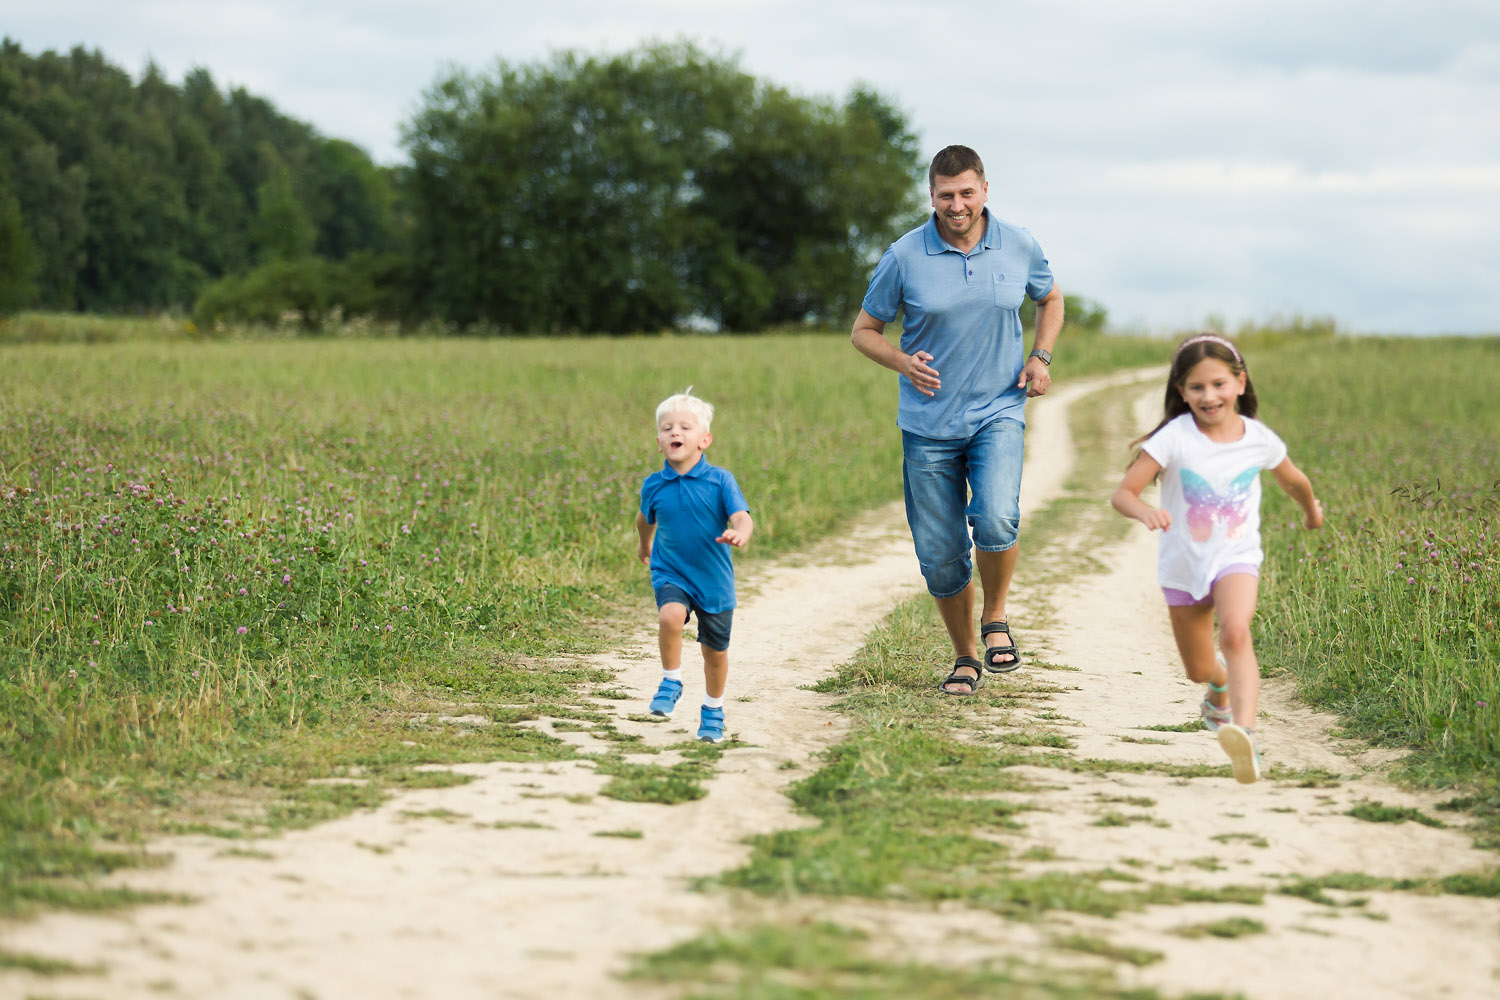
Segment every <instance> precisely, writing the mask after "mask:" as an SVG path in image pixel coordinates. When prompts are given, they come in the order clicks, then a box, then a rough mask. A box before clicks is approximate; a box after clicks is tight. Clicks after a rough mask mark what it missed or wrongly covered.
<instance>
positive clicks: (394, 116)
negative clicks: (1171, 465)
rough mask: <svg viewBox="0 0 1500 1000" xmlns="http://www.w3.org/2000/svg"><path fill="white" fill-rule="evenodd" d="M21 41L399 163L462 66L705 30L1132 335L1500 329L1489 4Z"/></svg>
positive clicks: (161, 26)
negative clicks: (926, 167)
mask: <svg viewBox="0 0 1500 1000" xmlns="http://www.w3.org/2000/svg"><path fill="white" fill-rule="evenodd" d="M0 33H3V34H6V35H9V36H10V37H11V38H13V39H14V40H16V41H17V42H19V43H20V44H21V45H22V46H23V48H25V50H26V51H27V52H29V53H32V54H36V53H39V52H41V51H42V50H44V49H48V48H52V49H67V48H71V47H72V46H73V45H80V44H81V45H84V46H86V47H88V48H97V49H99V50H101V51H102V52H103V53H104V54H105V55H106V56H108V57H109V58H110V59H111V61H113V62H115V63H116V64H117V65H120V66H122V67H123V68H125V69H127V70H129V71H130V72H131V73H133V74H136V75H139V73H140V71H141V69H142V68H143V67H144V66H145V64H146V61H147V60H148V59H151V60H154V61H155V62H156V64H157V65H158V66H160V67H161V69H162V70H163V71H164V72H165V73H166V74H167V76H168V78H169V79H170V80H171V81H172V82H174V83H180V82H181V80H182V76H183V74H184V73H185V72H186V71H187V70H189V69H191V68H193V67H195V66H204V67H207V68H208V69H209V70H210V71H211V72H212V73H213V76H214V79H215V80H216V81H217V82H218V83H219V85H220V87H221V88H227V87H228V86H230V85H233V86H242V87H244V88H246V89H247V90H249V91H251V92H253V93H255V94H258V95H261V96H264V97H267V98H269V99H271V100H272V101H273V102H275V104H276V105H277V107H278V108H279V109H280V110H281V111H282V112H283V113H285V114H288V115H290V116H292V117H296V118H300V119H302V120H304V121H307V122H310V123H311V124H313V125H314V126H315V127H316V128H318V129H319V130H320V131H321V132H323V133H324V134H326V135H330V136H337V137H339V138H344V139H349V140H351V141H353V142H356V143H358V144H359V145H361V146H363V147H364V148H365V149H367V150H369V152H370V153H371V154H372V155H373V156H374V157H375V158H376V159H377V160H379V161H381V162H385V163H396V162H400V161H402V160H403V159H404V153H403V151H402V149H401V148H400V145H399V129H400V126H401V124H402V123H403V122H404V121H406V120H407V119H408V118H410V116H411V114H412V112H413V110H414V108H415V107H416V105H417V103H418V102H419V100H420V97H421V94H422V91H423V90H424V89H425V88H426V87H427V86H429V85H430V84H431V83H432V82H433V81H434V80H435V79H437V78H438V77H439V76H440V75H441V74H443V73H444V72H445V71H446V70H449V69H452V68H454V67H463V68H466V69H470V70H477V71H487V70H489V69H491V68H492V67H493V66H494V64H495V62H496V60H504V61H506V62H509V63H512V64H518V63H528V62H535V61H538V60H541V59H544V58H546V57H547V56H548V55H549V53H551V52H554V51H556V50H560V49H578V50H583V51H587V52H590V53H607V52H616V51H619V50H621V49H625V48H629V47H632V46H634V45H636V44H638V43H640V42H642V41H645V40H649V39H664V40H671V39H677V38H687V39H691V40H693V41H696V42H697V43H699V44H700V45H701V46H703V47H704V48H706V49H708V50H710V51H714V52H717V53H721V54H725V55H729V56H733V57H737V58H738V59H739V60H740V64H741V65H742V67H743V68H744V69H746V70H747V71H749V72H751V73H753V74H755V75H757V76H759V77H762V78H764V79H766V80H769V81H772V82H775V83H778V84H780V85H782V86H785V87H787V88H789V89H791V90H793V91H795V92H797V93H800V94H804V95H807V96H815V97H828V98H842V97H843V96H845V95H846V94H847V93H848V91H849V89H850V87H851V86H852V85H853V84H854V83H856V82H865V83H867V84H869V85H872V86H873V87H874V88H875V89H876V90H878V91H880V92H881V93H883V94H884V95H885V96H886V97H887V98H889V99H890V100H892V101H893V102H894V103H895V104H896V105H897V106H899V107H900V108H901V109H902V110H903V111H904V112H905V113H906V115H907V118H908V121H909V122H910V123H911V125H912V126H913V129H914V131H915V132H916V133H917V134H918V135H919V137H920V138H921V142H922V148H923V150H924V153H925V154H926V155H930V154H931V153H932V152H935V151H936V150H937V149H939V148H941V147H942V146H944V145H947V144H948V143H950V142H962V143H965V144H967V145H970V146H973V147H974V148H975V149H977V150H978V151H979V153H980V154H981V156H983V158H984V160H985V166H986V168H987V174H988V178H989V181H990V207H991V210H992V211H994V212H995V213H996V214H998V215H999V216H1001V217H1002V218H1005V219H1008V220H1010V221H1012V222H1015V223H1018V224H1020V225H1024V226H1027V227H1028V228H1030V229H1031V231H1032V232H1033V233H1034V234H1035V235H1036V236H1037V238H1038V239H1039V240H1040V241H1041V244H1042V246H1043V247H1044V248H1045V250H1046V251H1047V255H1048V257H1049V258H1050V259H1051V261H1052V266H1053V270H1054V272H1055V273H1056V274H1057V277H1058V281H1059V283H1060V284H1061V286H1062V287H1063V289H1064V290H1065V291H1068V292H1070V293H1072V292H1077V293H1080V294H1084V295H1087V296H1089V297H1090V298H1094V299H1097V300H1098V301H1100V302H1102V303H1103V304H1104V305H1105V306H1106V307H1107V308H1108V309H1109V312H1110V317H1111V321H1112V322H1113V323H1114V324H1115V325H1119V326H1133V327H1139V328H1146V329H1152V330H1163V331H1164V330H1177V329H1182V328H1185V327H1189V326H1194V325H1199V324H1202V323H1204V322H1205V320H1206V319H1207V318H1209V317H1211V316H1218V317H1222V319H1223V320H1224V321H1225V322H1227V323H1228V324H1229V325H1230V326H1231V327H1233V326H1234V325H1236V324H1238V323H1239V322H1240V321H1243V320H1267V319H1270V318H1272V317H1275V316H1278V315H1282V316H1285V315H1290V314H1296V313H1300V314H1302V315H1305V316H1332V317H1334V318H1335V319H1336V320H1338V322H1339V324H1340V326H1341V327H1343V328H1345V329H1349V330H1353V331H1359V332H1410V333H1434V332H1457V333H1468V332H1489V333H1500V2H1497V0H1428V2H1425V3H1420V4H1419V3H1415V2H1391V0H1349V2H1345V0H1195V2H1178V0H1061V2H1057V0H1053V2H1045V3H1038V2H1031V3H1025V4H1021V3H1011V2H1004V0H991V2H989V3H975V2H968V3H962V4H960V3H952V2H948V0H923V2H920V3H918V2H897V0H644V2H632V0H547V2H543V3H531V2H528V3H524V4H523V3H515V2H510V0H490V2H476V0H426V2H423V3H416V2H396V0H363V2H360V0H233V2H230V0H224V2H220V0H98V2H94V0H5V2H4V4H3V11H0Z"/></svg>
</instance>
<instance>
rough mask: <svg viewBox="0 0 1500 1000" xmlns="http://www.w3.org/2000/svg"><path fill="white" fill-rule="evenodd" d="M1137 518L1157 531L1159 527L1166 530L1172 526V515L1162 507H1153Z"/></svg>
mask: <svg viewBox="0 0 1500 1000" xmlns="http://www.w3.org/2000/svg"><path fill="white" fill-rule="evenodd" d="M1137 520H1139V521H1140V522H1141V523H1142V524H1144V525H1145V526H1146V527H1148V528H1150V529H1151V530H1152V531H1155V530H1156V529H1157V528H1160V529H1161V530H1162V531H1166V530H1167V529H1168V528H1170V527H1171V526H1172V515H1171V514H1169V513H1167V512H1166V511H1165V510H1163V509H1162V508H1160V507H1153V508H1151V509H1150V510H1148V511H1147V512H1146V513H1144V514H1142V515H1141V516H1140V517H1139V518H1137Z"/></svg>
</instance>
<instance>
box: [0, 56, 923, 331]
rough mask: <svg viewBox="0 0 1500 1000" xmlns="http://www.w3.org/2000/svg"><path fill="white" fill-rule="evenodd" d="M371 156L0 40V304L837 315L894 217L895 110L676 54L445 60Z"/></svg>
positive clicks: (295, 312)
mask: <svg viewBox="0 0 1500 1000" xmlns="http://www.w3.org/2000/svg"><path fill="white" fill-rule="evenodd" d="M402 144H403V148H404V150H405V151H406V153H407V154H408V156H409V162H406V163H401V164H396V165H383V164H378V163H375V162H373V161H372V159H371V158H370V156H369V155H368V154H367V153H366V152H365V151H364V150H362V149H360V148H359V147H358V146H355V145H353V144H352V143H349V142H346V141H343V140H340V139H335V138H329V137H327V136H324V135H320V134H319V133H318V132H317V130H315V129H314V128H313V127H311V126H310V125H308V124H306V123H304V122H301V121H299V120H297V119H296V118H294V117H291V116H289V115H288V114H286V113H284V112H283V111H282V110H280V109H278V108H276V107H275V106H274V105H273V104H272V103H271V102H269V101H267V100H265V99H263V98H260V97H257V96H255V95H253V94H251V93H248V92H247V91H245V90H244V89H241V88H238V87H230V88H228V89H221V88H220V87H219V86H218V84H216V82H215V81H214V78H213V76H212V74H211V72H210V71H209V70H208V69H207V68H197V69H194V70H192V71H191V72H189V73H188V74H187V75H186V76H185V78H184V79H183V80H182V81H181V82H180V83H174V82H172V81H170V80H168V79H166V78H165V77H164V76H163V74H162V73H161V72H160V70H159V69H158V68H156V67H155V66H147V67H146V68H145V70H144V71H143V72H142V73H141V74H140V75H139V78H133V77H132V76H131V74H130V73H128V72H126V71H125V70H123V69H121V68H120V67H118V66H115V65H113V64H112V63H111V62H110V61H109V59H108V58H107V57H106V56H105V55H104V54H102V53H100V52H98V51H89V50H86V49H83V48H75V49H73V50H72V51H70V52H68V53H65V54H64V53H57V52H52V51H47V52H43V53H41V54H39V55H30V54H28V53H26V52H25V51H23V50H22V48H21V47H20V46H19V45H18V44H17V43H16V42H14V41H13V40H10V39H6V40H4V41H3V42H0V314H4V313H8V312H16V311H19V310H48V311H60V312H88V313H107V314H127V315H144V314H155V313H162V312H169V313H177V314H180V315H184V316H191V319H192V321H193V322H194V323H196V324H197V327H198V328H199V329H200V330H204V331H208V330H212V329H216V328H220V327H223V326H224V325H226V324H227V325H241V326H243V325H254V324H274V323H279V322H280V323H284V322H285V321H286V318H287V317H288V316H291V317H294V318H295V325H296V326H297V327H298V328H300V329H301V330H303V331H305V332H308V333H315V332H317V331H319V330H321V329H323V328H324V327H325V325H326V324H327V323H328V321H329V320H330V319H333V318H341V319H344V320H348V319H351V318H354V317H359V316H368V317H372V318H374V319H376V320H379V321H384V322H388V323H392V324H399V325H400V326H401V327H404V328H414V327H416V326H418V325H422V326H423V328H424V329H441V330H443V331H446V332H460V333H462V332H502V333H505V332H508V333H521V332H524V333H543V334H546V333H579V332H583V333H628V332H639V331H648V332H654V331H659V330H665V329H707V330H723V331H736V332H738V331H757V330H764V329H768V328H788V327H797V326H800V325H806V324H832V325H835V326H843V325H844V324H846V323H847V321H848V318H849V317H850V316H852V315H853V314H854V312H855V311H856V310H857V308H858V303H859V300H860V296H861V295H862V294H863V290H864V286H865V282H866V281H867V279H868V275H869V270H870V267H871V266H872V264H873V263H874V260H875V258H876V257H878V256H879V254H880V253H881V251H883V250H884V248H885V247H886V246H887V245H888V244H889V243H890V241H891V240H892V239H893V238H894V237H895V236H897V235H899V234H900V233H901V232H903V231H904V230H905V229H906V228H909V227H910V226H911V225H912V224H914V223H915V222H917V221H919V220H920V218H921V215H922V213H923V211H925V204H924V202H923V201H922V199H921V197H920V186H919V185H920V179H921V177H922V166H923V164H922V163H921V162H920V154H919V151H918V141H917V139H916V137H915V136H914V135H913V134H912V131H911V129H910V128H909V126H908V124H907V122H906V120H905V118H904V117H903V115H902V113H901V112H900V111H899V109H897V108H896V107H895V106H894V105H892V104H891V103H890V102H889V101H888V100H886V99H885V98H883V97H882V96H881V95H879V94H877V93H874V92H873V91H870V90H868V89H861V88H856V89H854V90H853V91H852V92H851V93H849V94H848V95H847V96H846V97H845V98H844V99H842V100H840V101H831V100H823V99H813V98H808V97H804V96H799V95H796V94H793V93H790V92H788V91H787V90H785V89H783V88H781V87H779V86H776V85H774V84H772V83H769V82H767V81H764V80H759V79H757V78H755V77H753V76H751V75H749V74H747V73H746V72H744V71H743V70H742V69H741V68H740V67H739V66H738V65H737V63H736V62H735V61H733V60H731V59H727V58H723V57H719V56H715V55H712V54H708V53H705V52H704V51H702V50H700V49H698V48H697V47H695V46H693V45H692V44H689V43H675V44H653V45H646V46H642V47H640V48H637V49H635V50H631V51H628V52H624V53H620V54H616V55H611V56H601V57H593V56H586V55H581V54H577V53H571V52H563V53H559V54H556V55H554V56H552V57H551V58H550V59H548V60H546V61H543V62H538V63H532V64H524V65H511V64H506V63H503V62H500V63H497V64H495V67H494V68H493V69H492V70H491V71H489V72H486V73H477V72H470V71H467V70H462V69H458V70H452V71H450V72H448V73H447V75H445V76H442V77H440V78H439V79H437V80H436V81H435V82H434V83H433V84H432V85H431V87H430V88H429V89H428V90H427V91H426V92H425V93H424V94H423V95H421V99H420V101H418V102H417V106H416V110H415V111H414V113H413V114H412V116H411V119H410V120H409V121H408V122H406V123H405V124H404V126H403V129H402Z"/></svg>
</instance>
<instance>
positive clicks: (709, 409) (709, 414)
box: [656, 386, 714, 432]
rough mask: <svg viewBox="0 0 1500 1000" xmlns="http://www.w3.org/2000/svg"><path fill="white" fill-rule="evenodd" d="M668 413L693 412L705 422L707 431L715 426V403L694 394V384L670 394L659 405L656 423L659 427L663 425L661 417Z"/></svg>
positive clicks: (704, 426)
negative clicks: (672, 394)
mask: <svg viewBox="0 0 1500 1000" xmlns="http://www.w3.org/2000/svg"><path fill="white" fill-rule="evenodd" d="M668 413H691V414H692V415H693V416H695V417H697V418H698V419H699V420H700V421H702V422H703V430H704V431H705V432H707V431H709V430H710V428H712V427H713V423H714V404H712V403H710V402H708V401H707V400H703V399H699V398H698V397H697V396H694V395H693V387H692V386H688V387H687V388H686V389H684V390H682V391H681V392H679V393H677V394H676V395H675V396H668V397H667V398H666V399H664V400H662V401H661V403H660V404H658V405H657V407H656V425H657V426H658V427H660V426H661V418H662V417H664V416H666V415H667V414H668Z"/></svg>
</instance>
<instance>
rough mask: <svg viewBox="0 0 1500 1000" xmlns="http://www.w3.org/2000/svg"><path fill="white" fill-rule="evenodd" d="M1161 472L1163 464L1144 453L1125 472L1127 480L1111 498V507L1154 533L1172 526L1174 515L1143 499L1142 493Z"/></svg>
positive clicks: (1125, 479)
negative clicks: (1158, 529)
mask: <svg viewBox="0 0 1500 1000" xmlns="http://www.w3.org/2000/svg"><path fill="white" fill-rule="evenodd" d="M1159 472H1161V464H1160V463H1159V462H1157V461H1156V459H1154V458H1152V457H1151V456H1150V455H1148V454H1146V453H1145V452H1144V451H1143V452H1141V453H1140V455H1138V456H1136V460H1135V461H1134V462H1131V463H1130V468H1128V469H1126V470H1125V478H1124V480H1122V481H1121V482H1120V488H1119V489H1117V490H1115V493H1114V496H1112V497H1110V498H1109V505H1110V506H1111V507H1113V508H1114V509H1115V510H1117V511H1119V512H1120V513H1121V514H1124V515H1125V516H1126V517H1128V518H1132V519H1133V520H1136V521H1139V522H1141V523H1142V524H1144V525H1145V526H1146V527H1148V528H1150V529H1151V530H1152V531H1155V530H1156V529H1157V528H1160V529H1161V530H1163V531H1166V530H1167V529H1168V528H1170V527H1171V526H1172V515H1171V514H1169V513H1167V512H1166V511H1164V510H1162V509H1161V508H1159V507H1153V506H1151V505H1150V504H1149V503H1147V502H1146V501H1144V500H1142V499H1141V491H1142V490H1144V489H1145V488H1146V487H1147V486H1148V485H1150V483H1151V480H1153V479H1155V478H1156V476H1157V473H1159Z"/></svg>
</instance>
